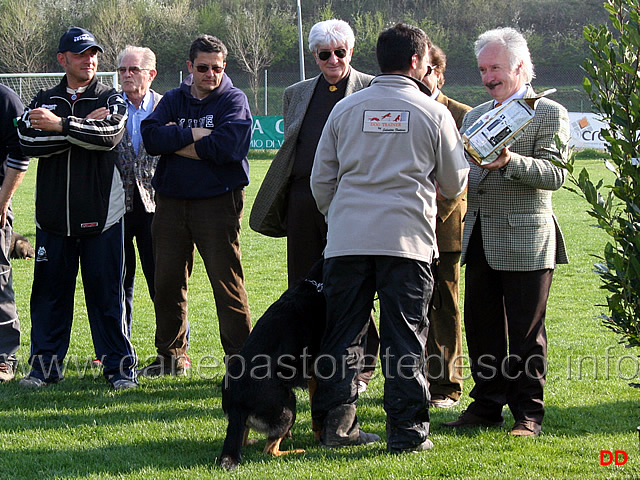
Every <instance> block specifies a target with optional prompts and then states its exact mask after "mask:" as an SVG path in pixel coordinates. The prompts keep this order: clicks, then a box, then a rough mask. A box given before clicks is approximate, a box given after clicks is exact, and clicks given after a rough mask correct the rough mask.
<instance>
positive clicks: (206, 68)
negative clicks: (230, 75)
mask: <svg viewBox="0 0 640 480" xmlns="http://www.w3.org/2000/svg"><path fill="white" fill-rule="evenodd" d="M209 69H211V70H213V71H214V72H215V73H220V72H222V71H223V70H224V67H221V66H220V65H196V70H197V71H198V72H199V73H207V72H208V71H209Z"/></svg>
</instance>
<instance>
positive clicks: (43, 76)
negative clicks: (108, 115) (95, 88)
mask: <svg viewBox="0 0 640 480" xmlns="http://www.w3.org/2000/svg"><path fill="white" fill-rule="evenodd" d="M96 75H97V77H98V81H99V82H102V83H104V84H106V85H111V86H112V87H113V88H115V89H117V88H118V72H98V73H97V74H96ZM63 76H64V73H0V83H1V84H3V85H6V86H7V87H9V88H11V89H12V90H14V91H15V92H16V93H17V94H18V96H19V97H20V98H21V99H22V103H24V104H25V105H29V104H30V103H31V100H32V99H33V97H35V96H36V93H38V92H39V91H40V90H42V89H45V90H46V89H49V88H52V87H54V86H56V85H57V84H58V83H60V79H61V78H62V77H63Z"/></svg>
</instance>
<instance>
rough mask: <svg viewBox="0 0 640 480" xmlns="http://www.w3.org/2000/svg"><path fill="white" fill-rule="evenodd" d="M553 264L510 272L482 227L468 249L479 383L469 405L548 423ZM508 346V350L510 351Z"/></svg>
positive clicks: (469, 332) (467, 309)
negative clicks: (495, 263)
mask: <svg viewBox="0 0 640 480" xmlns="http://www.w3.org/2000/svg"><path fill="white" fill-rule="evenodd" d="M552 278H553V270H551V269H544V270H534V271H529V272H526V271H525V272H510V271H501V270H494V269H493V268H491V266H490V265H489V264H488V263H487V260H486V257H485V254H484V248H483V246H482V235H481V232H480V228H477V226H476V227H474V229H473V233H472V236H471V239H470V242H469V247H468V253H467V268H466V273H465V285H466V287H465V292H466V294H465V303H464V324H465V332H466V336H467V346H468V348H469V357H470V362H471V374H472V375H473V379H474V381H475V386H474V387H473V390H472V391H471V393H470V394H469V396H470V397H471V398H473V399H474V402H473V403H472V404H471V405H469V407H468V410H469V411H470V412H472V413H474V414H476V415H479V416H481V417H484V418H487V419H491V420H496V421H499V420H500V419H501V418H502V407H503V406H504V405H506V404H508V405H509V408H510V409H511V412H512V413H513V416H514V418H515V420H516V421H518V420H532V421H534V422H536V423H538V424H542V419H543V417H544V400H543V388H544V384H545V378H546V369H547V334H546V331H545V327H544V320H545V313H546V308H547V299H548V297H549V289H550V287H551V280H552ZM507 351H508V353H507Z"/></svg>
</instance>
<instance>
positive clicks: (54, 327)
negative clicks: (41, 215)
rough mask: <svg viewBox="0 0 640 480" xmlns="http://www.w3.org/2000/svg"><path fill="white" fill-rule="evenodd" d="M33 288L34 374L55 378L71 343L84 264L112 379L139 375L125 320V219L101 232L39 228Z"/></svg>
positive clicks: (96, 333)
mask: <svg viewBox="0 0 640 480" xmlns="http://www.w3.org/2000/svg"><path fill="white" fill-rule="evenodd" d="M36 252H37V253H36V259H35V265H34V267H35V268H34V274H33V288H32V290H31V357H30V358H29V364H30V365H31V368H32V373H31V374H32V375H33V376H35V377H38V378H40V379H43V380H46V381H49V382H55V381H57V380H59V379H61V378H62V376H63V373H62V363H63V360H64V358H65V356H66V354H67V350H68V348H69V340H70V336H71V324H72V321H73V306H74V301H75V287H76V277H77V275H78V267H79V266H80V269H81V272H82V283H83V287H84V296H85V302H86V304H87V315H88V317H89V325H90V327H91V336H92V338H93V346H94V348H95V353H96V355H97V357H98V359H100V360H101V361H102V364H103V365H104V370H103V373H104V375H105V377H107V378H108V379H109V380H111V381H114V380H117V379H119V378H128V379H135V367H136V365H137V357H136V354H135V351H134V350H133V346H132V345H131V342H130V341H129V335H128V332H127V331H126V330H127V327H126V325H125V323H124V291H123V286H122V283H123V277H124V272H123V265H124V248H123V227H122V220H121V221H120V222H118V223H116V224H115V225H113V226H112V227H110V228H109V229H108V230H107V231H105V232H103V233H101V234H100V235H95V236H91V237H81V238H79V237H63V236H59V235H54V234H51V233H47V232H44V231H42V230H40V229H37V230H36Z"/></svg>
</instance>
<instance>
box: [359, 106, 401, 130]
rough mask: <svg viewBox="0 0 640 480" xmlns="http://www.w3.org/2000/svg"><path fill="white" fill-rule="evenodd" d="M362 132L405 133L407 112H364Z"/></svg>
mask: <svg viewBox="0 0 640 480" xmlns="http://www.w3.org/2000/svg"><path fill="white" fill-rule="evenodd" d="M362 131H363V132H369V133H407V132H408V131H409V112H408V111H404V110H400V111H397V110H394V111H388V110H365V111H364V118H363V124H362Z"/></svg>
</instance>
